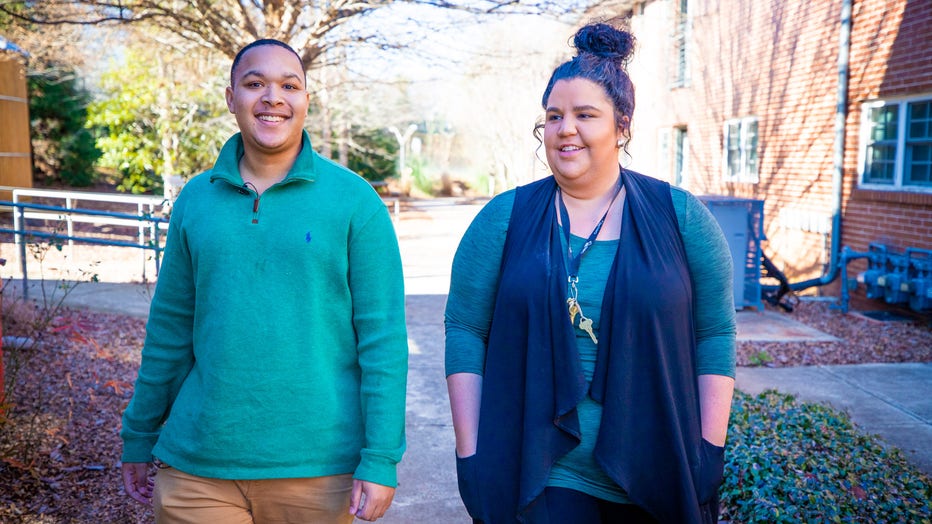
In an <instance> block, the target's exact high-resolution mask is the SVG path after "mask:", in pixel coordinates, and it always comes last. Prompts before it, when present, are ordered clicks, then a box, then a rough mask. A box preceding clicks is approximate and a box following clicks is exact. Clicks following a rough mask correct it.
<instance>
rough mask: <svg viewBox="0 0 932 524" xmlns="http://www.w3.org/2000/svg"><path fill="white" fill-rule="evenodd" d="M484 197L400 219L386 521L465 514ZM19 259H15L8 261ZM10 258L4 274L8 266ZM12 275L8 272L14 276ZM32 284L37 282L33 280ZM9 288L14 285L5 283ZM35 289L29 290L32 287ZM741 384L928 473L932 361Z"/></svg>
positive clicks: (95, 302) (790, 373) (102, 292)
mask: <svg viewBox="0 0 932 524" xmlns="http://www.w3.org/2000/svg"><path fill="white" fill-rule="evenodd" d="M480 208H481V204H477V203H468V202H464V201H462V200H460V201H452V200H447V201H444V200H437V201H432V202H425V203H422V204H417V205H415V206H414V207H413V208H410V209H408V210H406V211H404V212H403V213H402V219H401V220H399V221H398V223H397V231H398V235H399V239H400V247H401V253H402V259H403V261H404V265H405V286H406V291H407V299H406V312H407V319H408V333H409V341H410V371H409V375H408V384H409V386H408V401H407V431H408V432H407V434H408V452H407V453H406V454H405V458H404V460H403V461H402V463H401V465H400V466H399V481H400V486H399V489H398V493H397V496H396V500H395V504H394V506H393V508H392V510H391V511H389V513H388V514H387V515H386V517H385V519H384V520H382V522H385V523H386V524H393V523H397V524H401V523H411V522H466V521H467V516H466V513H465V510H464V509H463V508H462V505H461V503H460V501H459V496H458V492H457V486H456V474H455V460H454V454H453V427H452V423H451V421H450V415H449V406H448V400H447V392H446V384H445V382H444V380H443V309H444V307H445V304H446V293H447V290H448V288H449V268H450V262H451V260H452V258H453V253H454V251H455V249H456V245H457V243H458V241H459V238H460V237H461V236H462V234H463V232H465V230H466V227H467V226H468V224H469V222H470V220H471V219H472V218H473V217H474V216H475V214H476V213H477V212H478V211H479V209H480ZM14 267H15V266H14ZM9 272H10V269H9V268H7V269H6V270H5V273H4V274H9ZM16 284H17V282H15V281H14V282H13V285H14V286H15V285H16ZM34 285H35V284H34ZM10 291H13V290H10ZM37 291H38V290H36V289H34V290H33V296H38V295H37V294H36V293H37ZM150 296H151V289H150V288H149V287H147V286H144V285H141V284H126V283H103V282H101V283H87V284H80V285H78V286H76V287H74V289H72V290H71V292H70V294H69V295H68V300H67V301H68V303H69V304H70V305H73V306H76V307H88V308H95V309H98V310H103V311H109V312H120V313H126V314H132V315H138V316H141V317H144V316H146V314H147V311H148V302H149V297H150ZM738 336H739V338H740V339H744V340H761V341H779V340H800V339H804V340H813V339H815V340H826V339H831V337H830V336H829V335H826V334H825V333H822V332H819V331H817V330H815V329H812V328H809V327H808V326H805V325H802V324H800V323H798V322H795V321H793V320H792V319H791V318H789V317H787V316H785V315H781V314H779V313H775V312H768V311H765V312H757V311H742V312H740V313H739V315H738ZM737 384H738V388H739V389H740V390H742V391H745V392H747V393H750V394H757V393H759V392H761V391H763V390H765V389H777V390H779V391H782V392H785V393H792V394H794V395H797V396H798V398H800V399H802V400H805V401H818V402H828V403H830V404H832V405H833V406H834V407H836V408H839V409H843V410H845V411H847V412H848V413H849V415H850V416H851V418H852V419H853V420H854V422H855V423H856V424H857V425H858V426H859V427H860V428H861V429H862V430H864V431H866V432H869V433H877V434H879V435H880V436H881V437H883V439H884V440H885V441H886V442H887V443H889V444H892V445H894V446H897V447H899V448H900V449H902V450H903V451H904V452H906V455H907V457H908V458H909V459H910V460H911V461H912V462H913V463H915V464H916V465H917V466H919V467H920V468H921V469H922V470H924V471H925V472H926V473H928V474H930V475H932V445H930V443H932V364H865V365H858V366H815V367H800V368H739V370H738V377H737Z"/></svg>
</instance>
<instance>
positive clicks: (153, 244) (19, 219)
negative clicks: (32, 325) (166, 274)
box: [0, 195, 168, 298]
mask: <svg viewBox="0 0 932 524" xmlns="http://www.w3.org/2000/svg"><path fill="white" fill-rule="evenodd" d="M43 196H45V195H43ZM117 196H119V195H117ZM69 204H70V202H69ZM2 206H9V207H12V208H14V210H15V211H14V213H13V218H14V220H13V221H14V226H13V228H12V229H10V228H0V233H12V234H13V235H15V238H16V243H17V244H19V246H20V247H19V249H20V265H21V269H22V273H23V296H24V297H27V298H28V289H29V286H28V282H29V276H28V271H27V267H26V262H27V260H28V257H27V256H26V243H27V242H26V241H25V238H26V237H34V238H47V239H60V240H67V241H68V242H69V244H70V243H72V242H74V241H77V242H82V243H88V244H98V245H108V246H118V247H134V248H139V249H151V250H153V251H154V253H155V257H154V258H155V272H156V275H158V271H159V259H160V256H161V253H162V249H163V248H162V246H161V243H160V240H161V239H160V236H159V232H160V225H161V224H167V223H168V219H166V218H162V217H158V216H154V215H153V214H152V213H148V212H142V211H141V207H140V213H139V214H138V215H133V214H128V213H118V212H114V211H101V210H96V209H81V208H75V207H61V206H49V205H45V204H28V203H24V202H16V201H6V200H3V201H0V207H2ZM27 209H34V210H37V211H42V212H44V213H42V214H41V215H38V214H28V215H29V216H27V212H26V210H27ZM56 214H57V216H58V219H59V220H66V221H67V223H68V233H67V234H65V235H62V234H59V233H48V232H46V231H41V230H34V229H28V228H27V226H26V225H25V224H26V219H27V218H38V219H41V220H54V218H52V217H54V216H56ZM75 215H77V217H75ZM82 216H88V217H99V218H103V219H104V220H103V221H104V222H107V223H110V224H128V223H133V222H135V223H138V224H139V230H140V236H139V242H138V243H132V242H124V241H120V240H112V239H104V238H96V237H88V236H78V235H75V234H74V229H73V227H72V222H74V221H76V220H78V221H80V217H82ZM108 219H109V220H108ZM95 221H98V220H95ZM145 229H148V230H149V231H150V235H149V236H150V240H149V241H148V242H147V241H146V239H145V235H144V234H143V233H142V232H143V230H145Z"/></svg>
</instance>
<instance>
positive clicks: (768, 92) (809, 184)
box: [592, 0, 932, 295]
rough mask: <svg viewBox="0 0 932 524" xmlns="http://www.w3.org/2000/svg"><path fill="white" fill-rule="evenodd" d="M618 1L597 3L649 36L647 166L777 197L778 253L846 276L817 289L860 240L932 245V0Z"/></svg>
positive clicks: (640, 162)
mask: <svg viewBox="0 0 932 524" xmlns="http://www.w3.org/2000/svg"><path fill="white" fill-rule="evenodd" d="M608 6H609V4H608V3H606V4H603V5H602V6H601V7H600V8H599V11H594V12H593V13H592V14H595V15H599V14H603V15H604V14H606V13H605V12H604V9H606V8H609V9H611V11H612V13H611V14H615V15H618V14H622V15H627V16H630V21H631V29H632V31H633V32H634V34H635V36H636V37H637V38H638V48H637V52H636V54H635V56H634V59H633V60H632V62H631V64H630V65H629V70H630V72H631V75H632V79H633V81H634V83H635V86H636V89H637V109H636V112H635V115H634V119H633V134H634V140H633V141H632V143H631V146H630V151H631V158H630V159H628V160H627V165H629V166H630V167H631V168H632V169H635V170H638V171H641V172H644V173H647V174H651V175H653V176H656V177H658V178H662V179H665V180H668V181H670V182H671V183H674V184H679V185H681V186H683V187H685V188H687V189H689V190H690V191H692V192H693V193H694V194H696V195H726V196H729V197H735V198H744V199H755V200H762V201H763V211H764V232H765V234H766V241H765V242H763V251H764V253H765V254H767V255H768V256H769V257H770V258H771V259H773V261H774V262H775V263H776V265H777V266H778V267H779V268H780V269H781V270H783V271H784V272H785V273H786V274H787V276H788V277H789V278H790V280H791V281H793V282H796V283H800V282H811V283H815V282H818V283H819V284H823V283H825V282H828V281H832V284H831V285H830V286H828V287H827V288H819V287H809V286H807V292H816V291H817V290H821V289H826V290H828V291H829V294H835V293H837V292H838V284H839V281H840V279H838V278H833V277H835V276H837V275H839V273H840V272H839V266H841V264H840V263H839V262H840V258H839V253H840V252H841V249H842V247H844V246H847V247H849V248H850V249H851V250H854V251H856V252H864V251H866V250H867V249H868V245H869V244H870V243H879V244H883V245H884V246H886V247H888V248H889V249H891V250H893V251H896V252H903V251H904V250H905V249H906V248H913V249H920V250H932V9H930V2H929V1H928V0H888V1H881V0H820V1H818V2H800V1H798V0H770V1H761V0H645V1H638V0H634V1H622V0H616V1H615V2H614V3H613V4H611V7H608ZM848 8H850V17H847V16H846V17H843V11H846V9H848ZM849 22H850V25H849ZM849 30H850V38H846V34H848V31H849ZM846 57H847V59H846ZM839 231H840V234H839V233H838V232H839ZM866 267H867V264H866V261H865V260H864V259H859V260H853V261H851V263H850V264H848V266H847V269H848V274H849V276H852V275H856V274H857V273H858V272H860V271H863V270H864V269H866ZM928 276H929V277H930V278H932V275H928ZM858 293H859V294H861V295H863V290H859V291H858V292H856V294H858Z"/></svg>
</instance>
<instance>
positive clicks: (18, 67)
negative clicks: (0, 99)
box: [0, 57, 26, 98]
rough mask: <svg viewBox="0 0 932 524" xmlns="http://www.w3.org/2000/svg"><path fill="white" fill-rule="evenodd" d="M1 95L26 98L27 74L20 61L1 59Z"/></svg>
mask: <svg viewBox="0 0 932 524" xmlns="http://www.w3.org/2000/svg"><path fill="white" fill-rule="evenodd" d="M0 95H3V96H11V97H15V98H26V72H25V69H24V68H23V65H22V63H20V61H19V60H15V59H13V60H11V59H10V58H4V57H0Z"/></svg>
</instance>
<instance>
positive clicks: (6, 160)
mask: <svg viewBox="0 0 932 524" xmlns="http://www.w3.org/2000/svg"><path fill="white" fill-rule="evenodd" d="M0 186H14V187H32V162H31V161H30V160H29V157H4V156H0ZM12 197H13V196H12V195H11V194H10V192H9V191H0V200H10V199H11V198H12Z"/></svg>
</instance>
